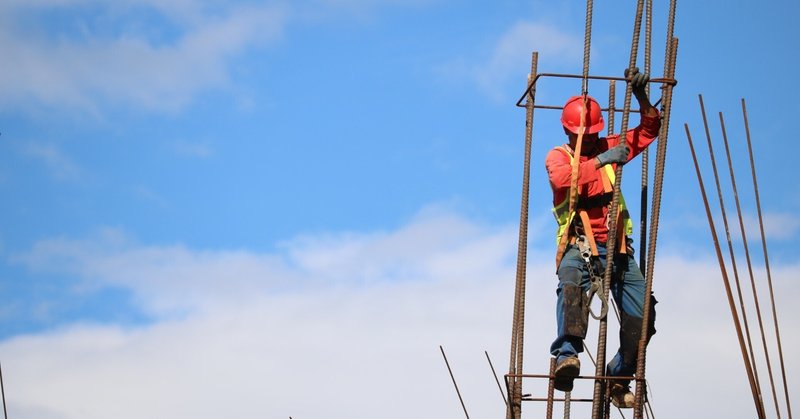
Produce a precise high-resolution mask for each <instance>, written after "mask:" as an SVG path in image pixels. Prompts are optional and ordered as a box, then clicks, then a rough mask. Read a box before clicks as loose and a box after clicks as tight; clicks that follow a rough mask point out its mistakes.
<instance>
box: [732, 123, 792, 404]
mask: <svg viewBox="0 0 800 419" xmlns="http://www.w3.org/2000/svg"><path fill="white" fill-rule="evenodd" d="M719 124H720V126H721V128H722V139H723V141H724V143H725V155H726V156H727V158H728V170H729V172H730V176H731V187H732V188H733V197H734V200H735V202H736V214H737V215H738V217H739V231H740V233H741V235H742V246H743V247H744V256H745V259H746V261H747V271H748V273H749V274H750V287H751V291H752V292H753V303H754V305H755V311H756V317H757V319H758V329H759V331H760V332H761V346H762V348H763V350H764V360H765V362H766V364H767V374H768V375H769V384H770V388H771V389H772V400H773V401H774V403H775V412H776V414H777V415H778V419H781V409H780V408H779V407H778V395H777V393H776V391H775V379H774V378H773V375H772V362H771V360H770V356H769V349H768V348H767V337H766V335H765V333H764V320H763V318H762V316H761V303H760V301H759V298H758V290H757V289H756V279H755V276H754V275H753V264H752V262H751V261H750V248H749V246H748V245H747V233H746V232H745V228H744V218H743V217H742V206H741V204H740V203H739V191H738V189H737V187H736V176H735V174H734V173H733V161H732V159H731V150H730V146H729V144H728V133H727V132H726V130H725V119H724V118H723V117H722V112H720V113H719ZM742 310H743V311H742V312H744V309H742ZM748 333H749V332H748ZM749 338H750V336H749V334H748V339H749ZM750 350H751V351H753V348H752V344H751V348H750ZM753 371H754V373H755V378H756V382H758V381H759V380H758V372H757V370H756V364H755V360H753ZM758 389H759V394H761V386H759V387H758Z"/></svg>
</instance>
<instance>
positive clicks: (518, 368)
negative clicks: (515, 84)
mask: <svg viewBox="0 0 800 419" xmlns="http://www.w3.org/2000/svg"><path fill="white" fill-rule="evenodd" d="M538 59H539V54H538V53H536V52H534V53H533V54H532V56H531V73H530V75H529V80H528V83H529V84H530V81H531V80H534V79H535V78H536V71H537V64H538ZM535 92H536V86H535V85H533V86H532V87H531V88H530V89H529V90H528V100H527V103H526V105H525V158H524V161H525V162H524V168H523V175H522V177H523V180H522V199H521V203H520V220H519V238H518V245H517V275H516V287H515V292H514V315H513V325H512V332H511V356H510V358H511V359H510V360H509V364H510V365H509V374H515V375H516V377H513V378H511V386H510V389H511V393H510V394H509V395H508V398H509V400H508V404H507V409H506V418H507V419H519V418H520V417H521V415H522V378H521V377H519V375H521V374H522V361H523V357H522V354H523V343H524V335H525V333H524V332H525V284H526V280H525V271H526V267H527V254H528V202H529V193H530V173H531V143H532V139H533V109H534V107H533V105H534V98H535Z"/></svg>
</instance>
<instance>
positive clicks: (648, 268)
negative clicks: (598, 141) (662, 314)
mask: <svg viewBox="0 0 800 419" xmlns="http://www.w3.org/2000/svg"><path fill="white" fill-rule="evenodd" d="M676 9H677V0H670V3H669V15H668V18H667V39H666V42H665V45H664V74H665V77H670V78H672V79H674V78H675V67H676V65H677V60H678V39H677V38H676V37H675V36H674V34H675V12H676ZM673 87H674V86H673V85H669V84H663V85H662V86H661V89H662V109H663V111H662V118H663V122H662V124H661V129H660V131H659V134H658V138H659V140H658V149H657V152H656V167H655V176H654V185H653V205H652V210H651V211H652V214H651V217H650V218H651V225H650V237H649V240H648V250H647V252H642V253H647V258H644V257H642V258H641V260H646V261H647V263H643V264H641V266H640V267H641V268H642V269H643V273H644V274H645V294H644V295H645V300H644V308H643V314H642V332H641V336H640V340H639V353H638V356H637V359H636V378H637V381H636V403H634V419H641V418H642V416H643V412H642V410H643V409H642V406H643V402H642V401H643V400H644V398H645V397H644V393H645V392H646V384H647V382H646V381H645V376H644V375H645V369H646V368H645V367H646V361H647V358H646V351H647V342H648V340H649V339H648V335H649V330H648V329H649V323H650V322H649V319H650V304H651V301H650V299H651V294H652V286H653V271H654V266H655V255H656V243H657V239H658V223H659V217H660V211H661V189H662V183H663V179H664V166H665V161H666V154H667V136H668V134H669V120H670V112H671V109H672V90H673ZM648 97H649V96H648ZM641 240H642V241H643V242H644V236H643V237H642V238H641Z"/></svg>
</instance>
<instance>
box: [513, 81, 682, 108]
mask: <svg viewBox="0 0 800 419" xmlns="http://www.w3.org/2000/svg"><path fill="white" fill-rule="evenodd" d="M542 77H555V78H566V79H583V78H587V79H589V80H614V81H627V80H628V79H626V78H625V77H614V76H592V75H589V76H586V77H584V76H581V75H578V74H564V73H539V74H537V75H536V77H534V78H533V79H531V80H529V81H528V88H527V89H526V90H525V91H524V92H523V93H522V96H520V97H519V99H518V100H517V104H516V106H517V107H519V108H524V107H525V104H523V103H522V102H523V101H524V100H525V98H526V97H527V96H528V92H529V91H530V90H531V89H532V88H533V86H534V85H535V84H536V83H537V82H538V81H539V79H540V78H542ZM650 83H667V84H670V85H673V86H674V85H676V84H678V81H677V80H674V79H671V78H667V77H656V78H651V79H650ZM559 109H560V108H559Z"/></svg>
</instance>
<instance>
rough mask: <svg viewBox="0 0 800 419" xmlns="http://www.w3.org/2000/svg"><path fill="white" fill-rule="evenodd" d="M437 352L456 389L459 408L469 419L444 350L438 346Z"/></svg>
mask: <svg viewBox="0 0 800 419" xmlns="http://www.w3.org/2000/svg"><path fill="white" fill-rule="evenodd" d="M439 350H440V351H442V357H443V358H444V363H445V365H447V371H449V372H450V379H451V380H453V387H455V388H456V394H458V401H460V402H461V408H462V409H464V414H465V415H466V416H467V419H469V413H467V406H466V405H465V404H464V399H463V398H461V391H459V390H458V384H457V383H456V377H455V376H454V375H453V370H452V369H451V368H450V362H448V361H447V355H445V354H444V348H442V345H439Z"/></svg>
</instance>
